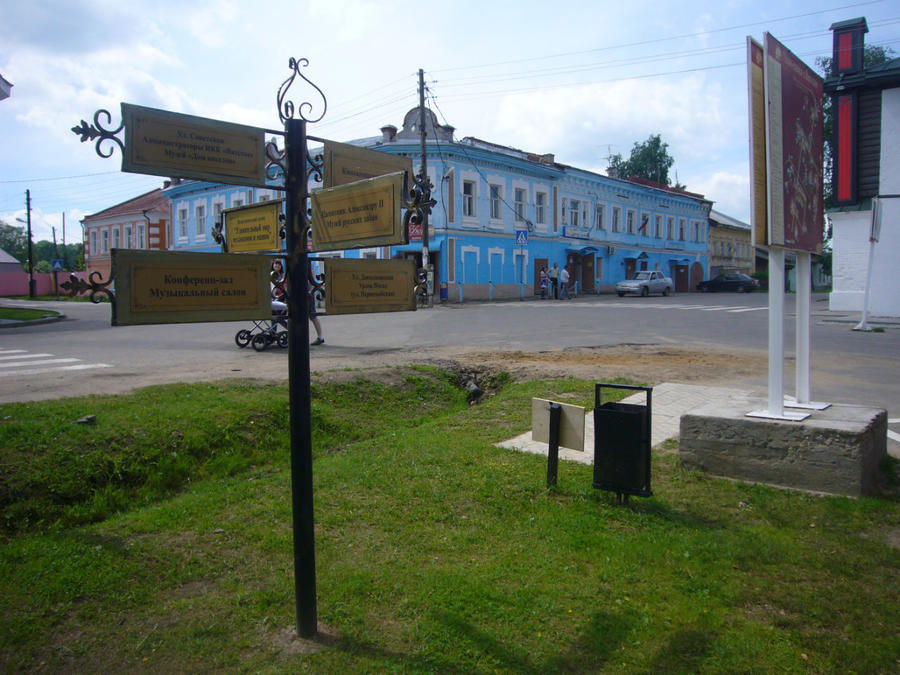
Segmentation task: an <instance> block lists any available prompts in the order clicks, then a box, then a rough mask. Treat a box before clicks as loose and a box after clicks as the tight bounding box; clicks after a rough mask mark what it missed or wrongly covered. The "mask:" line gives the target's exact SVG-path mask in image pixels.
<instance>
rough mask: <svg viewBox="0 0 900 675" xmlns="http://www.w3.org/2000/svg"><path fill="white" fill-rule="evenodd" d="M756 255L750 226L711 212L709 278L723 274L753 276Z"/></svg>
mask: <svg viewBox="0 0 900 675" xmlns="http://www.w3.org/2000/svg"><path fill="white" fill-rule="evenodd" d="M755 267H756V255H755V252H754V248H753V242H752V241H751V236H750V226H749V225H748V224H747V223H742V222H741V221H739V220H735V219H734V218H730V217H729V216H726V215H725V214H724V213H719V212H718V211H710V212H709V278H710V279H712V278H713V277H714V276H716V275H717V274H721V273H723V272H743V273H744V274H753V272H754V271H755Z"/></svg>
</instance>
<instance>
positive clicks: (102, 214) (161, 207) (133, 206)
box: [82, 188, 170, 221]
mask: <svg viewBox="0 0 900 675" xmlns="http://www.w3.org/2000/svg"><path fill="white" fill-rule="evenodd" d="M169 208H170V202H169V198H168V197H166V196H165V195H163V194H162V188H156V189H155V190H151V191H150V192H147V193H144V194H142V195H140V196H139V197H135V198H134V199H129V200H127V201H124V202H122V203H121V204H116V205H115V206H110V207H109V208H108V209H104V210H103V211H98V212H97V213H92V214H91V215H89V216H85V217H84V218H83V219H82V220H83V221H89V220H97V219H99V218H112V217H114V216H125V215H132V214H135V213H141V214H142V213H144V212H145V211H168V210H169Z"/></svg>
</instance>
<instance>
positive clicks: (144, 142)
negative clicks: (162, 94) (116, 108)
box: [122, 103, 266, 187]
mask: <svg viewBox="0 0 900 675" xmlns="http://www.w3.org/2000/svg"><path fill="white" fill-rule="evenodd" d="M122 121H123V123H124V125H125V150H124V152H123V153H122V171H128V172H130V173H147V174H151V175H153V176H178V177H181V178H196V179H199V180H209V181H213V182H216V183H230V184H231V183H233V184H237V185H248V186H257V187H266V170H265V159H266V157H265V131H264V130H263V129H259V128H256V127H248V126H244V125H243V124H232V123H231V122H219V121H218V120H211V119H207V118H205V117H194V116H193V115H182V114H180V113H173V112H169V111H167V110H157V109H156V108H145V107H143V106H139V105H132V104H130V103H123V104H122Z"/></svg>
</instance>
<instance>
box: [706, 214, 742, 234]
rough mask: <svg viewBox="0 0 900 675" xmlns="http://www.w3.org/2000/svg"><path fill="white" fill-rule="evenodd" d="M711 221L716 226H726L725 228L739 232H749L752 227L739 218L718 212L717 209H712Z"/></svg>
mask: <svg viewBox="0 0 900 675" xmlns="http://www.w3.org/2000/svg"><path fill="white" fill-rule="evenodd" d="M709 220H710V223H713V224H715V225H724V226H725V227H733V228H735V229H738V230H749V229H750V225H748V224H747V223H744V222H742V221H740V220H738V219H737V218H732V217H731V216H726V215H725V214H724V213H722V212H720V211H716V210H715V209H711V210H710V212H709Z"/></svg>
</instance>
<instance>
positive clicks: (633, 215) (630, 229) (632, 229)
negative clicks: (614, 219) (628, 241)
mask: <svg viewBox="0 0 900 675" xmlns="http://www.w3.org/2000/svg"><path fill="white" fill-rule="evenodd" d="M629 219H631V223H630V224H629ZM637 228H638V224H637V210H635V209H626V210H625V234H637Z"/></svg>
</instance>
